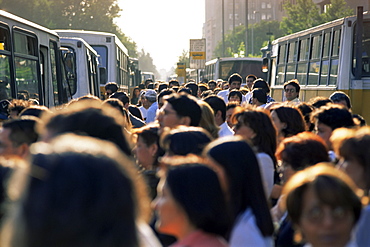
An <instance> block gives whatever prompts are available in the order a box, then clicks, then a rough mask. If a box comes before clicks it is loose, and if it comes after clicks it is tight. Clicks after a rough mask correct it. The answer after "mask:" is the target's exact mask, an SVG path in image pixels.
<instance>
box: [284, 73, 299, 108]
mask: <svg viewBox="0 0 370 247" xmlns="http://www.w3.org/2000/svg"><path fill="white" fill-rule="evenodd" d="M300 89H301V87H300V86H299V82H298V80H297V79H293V80H290V81H287V82H285V83H284V97H285V100H286V102H287V103H288V104H292V105H298V104H299V103H301V102H300V101H299V98H298V97H299V91H300Z"/></svg>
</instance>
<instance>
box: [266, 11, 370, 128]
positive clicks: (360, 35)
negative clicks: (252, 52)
mask: <svg viewBox="0 0 370 247" xmlns="http://www.w3.org/2000/svg"><path fill="white" fill-rule="evenodd" d="M270 54H271V57H270V66H269V68H270V71H269V74H270V76H269V78H270V84H271V91H272V93H271V95H272V97H273V98H274V99H275V100H277V101H284V98H283V95H284V94H283V93H282V92H283V84H284V82H286V81H288V80H291V79H298V80H299V82H300V85H301V92H300V95H299V97H300V100H301V101H308V100H309V99H310V98H313V97H315V96H326V97H328V96H329V95H330V94H332V93H333V92H334V91H337V90H339V91H343V92H345V93H347V94H348V95H349V96H350V97H351V99H352V111H353V113H357V114H360V115H362V116H363V117H364V118H365V119H367V121H370V108H368V107H367V105H369V104H370V13H365V14H363V13H362V10H361V9H359V11H358V14H357V16H349V17H345V18H341V19H338V20H335V21H331V22H328V23H325V24H322V25H319V26H316V27H312V28H310V29H307V30H303V31H300V32H297V33H294V34H291V35H288V36H285V37H281V38H279V39H276V40H274V41H273V42H272V44H271V53H270Z"/></svg>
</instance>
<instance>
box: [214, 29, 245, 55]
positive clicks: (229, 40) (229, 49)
mask: <svg viewBox="0 0 370 247" xmlns="http://www.w3.org/2000/svg"><path fill="white" fill-rule="evenodd" d="M244 41H245V26H244V25H240V26H237V27H235V31H234V32H233V31H230V32H229V33H228V34H226V35H225V54H223V53H222V41H220V42H219V43H218V45H217V46H216V49H215V52H214V55H215V57H234V56H238V55H239V54H242V51H243V50H245V48H243V50H241V45H242V43H243V44H244Z"/></svg>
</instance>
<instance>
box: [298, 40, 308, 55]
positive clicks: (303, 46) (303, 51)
mask: <svg viewBox="0 0 370 247" xmlns="http://www.w3.org/2000/svg"><path fill="white" fill-rule="evenodd" d="M308 41H309V38H307V39H302V40H300V41H299V59H298V61H307V58H308V52H309V49H308V48H309V46H308Z"/></svg>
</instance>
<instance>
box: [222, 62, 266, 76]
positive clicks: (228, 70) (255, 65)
mask: <svg viewBox="0 0 370 247" xmlns="http://www.w3.org/2000/svg"><path fill="white" fill-rule="evenodd" d="M261 66H262V63H261V62H260V61H221V62H220V78H221V79H223V80H226V81H227V79H228V78H229V77H230V75H232V74H234V73H238V74H239V75H243V76H247V75H249V74H253V73H254V72H255V71H260V70H261Z"/></svg>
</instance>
